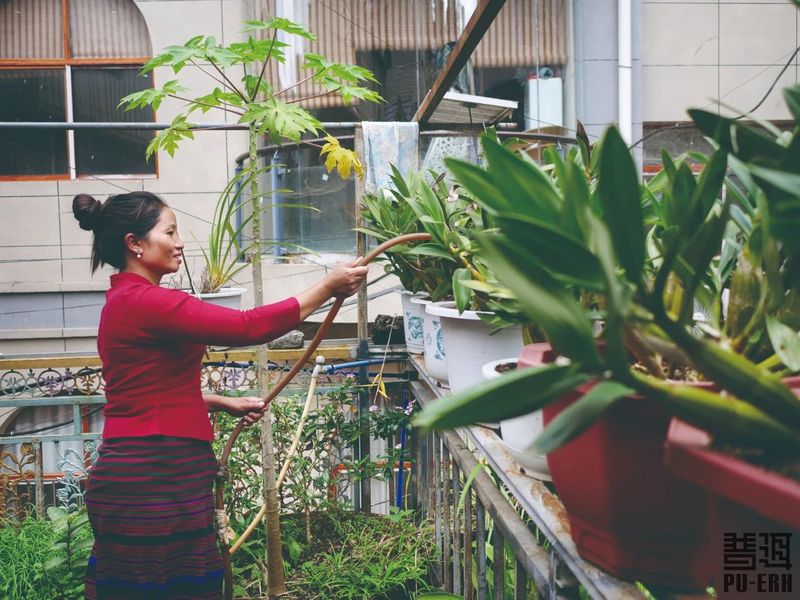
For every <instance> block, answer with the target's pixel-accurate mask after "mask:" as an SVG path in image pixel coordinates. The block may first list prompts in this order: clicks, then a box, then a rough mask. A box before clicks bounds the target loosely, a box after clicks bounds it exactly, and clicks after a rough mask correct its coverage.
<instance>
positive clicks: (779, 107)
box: [720, 67, 797, 119]
mask: <svg viewBox="0 0 800 600" xmlns="http://www.w3.org/2000/svg"><path fill="white" fill-rule="evenodd" d="M780 70H781V67H767V68H766V69H765V68H764V67H720V90H721V92H722V94H721V97H720V100H721V101H722V102H724V103H725V104H728V105H730V106H732V107H734V108H736V109H738V110H737V111H731V110H729V109H725V108H723V109H721V112H722V113H724V114H739V112H741V111H750V110H751V109H752V108H753V107H754V106H755V105H756V104H757V103H758V102H759V101H760V100H761V98H763V96H764V94H765V93H766V91H767V90H768V89H769V86H770V85H772V82H773V81H774V80H775V78H776V77H777V76H778V73H779V72H780ZM796 80H797V73H796V71H795V69H788V70H787V71H786V72H785V73H784V74H783V76H781V78H780V79H779V80H778V83H777V84H776V85H775V88H774V89H773V90H772V92H771V93H770V95H769V96H768V97H767V99H766V100H765V101H764V103H763V104H762V105H761V106H760V107H759V109H758V110H756V112H755V113H754V114H755V116H757V117H760V118H763V119H791V118H792V117H791V113H790V112H789V110H788V109H787V108H786V104H785V103H784V101H783V95H782V93H781V90H782V89H783V88H785V87H787V86H790V85H794V84H795V83H796Z"/></svg>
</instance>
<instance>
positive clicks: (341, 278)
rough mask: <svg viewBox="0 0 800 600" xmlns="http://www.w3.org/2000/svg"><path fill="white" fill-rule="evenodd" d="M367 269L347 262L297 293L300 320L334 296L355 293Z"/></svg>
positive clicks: (338, 296)
mask: <svg viewBox="0 0 800 600" xmlns="http://www.w3.org/2000/svg"><path fill="white" fill-rule="evenodd" d="M368 271H369V269H367V267H357V266H356V261H353V262H349V263H346V264H344V265H340V266H338V267H336V268H335V269H333V270H332V271H331V272H330V273H328V274H327V275H326V276H325V278H324V279H322V280H320V281H319V282H318V283H316V284H314V285H312V286H311V287H310V288H308V289H307V290H305V291H303V292H301V293H299V294H298V295H297V296H295V298H297V302H298V304H300V320H301V321H304V320H305V319H306V318H307V317H308V316H309V315H310V314H311V313H313V312H314V311H315V310H317V309H318V308H319V307H320V306H322V305H323V304H325V302H327V301H328V300H329V299H330V298H332V297H334V296H335V297H337V298H347V297H348V296H352V295H353V294H355V293H356V292H357V291H358V288H359V287H360V286H361V283H362V282H363V281H364V279H365V278H366V276H367V272H368Z"/></svg>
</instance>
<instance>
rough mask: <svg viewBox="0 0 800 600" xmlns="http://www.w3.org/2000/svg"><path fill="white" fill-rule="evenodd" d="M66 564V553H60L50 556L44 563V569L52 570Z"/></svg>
mask: <svg viewBox="0 0 800 600" xmlns="http://www.w3.org/2000/svg"><path fill="white" fill-rule="evenodd" d="M65 564H67V555H66V554H62V555H60V556H56V557H55V558H51V559H50V560H48V561H47V562H46V563H44V570H45V571H53V570H55V569H58V568H59V567H62V566H63V565H65Z"/></svg>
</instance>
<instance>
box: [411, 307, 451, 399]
mask: <svg viewBox="0 0 800 600" xmlns="http://www.w3.org/2000/svg"><path fill="white" fill-rule="evenodd" d="M411 303H412V304H418V305H419V306H421V307H422V339H423V351H422V353H423V355H424V356H425V371H426V372H427V373H428V375H430V376H431V377H433V378H434V379H436V381H438V382H439V383H440V384H441V385H442V386H445V387H447V386H448V381H447V357H446V355H445V352H444V333H443V332H442V322H441V321H440V320H439V317H437V316H435V315H429V314H428V312H427V310H428V306H430V305H431V301H430V300H426V299H425V298H419V297H417V296H414V297H412V298H411Z"/></svg>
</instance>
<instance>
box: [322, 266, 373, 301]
mask: <svg viewBox="0 0 800 600" xmlns="http://www.w3.org/2000/svg"><path fill="white" fill-rule="evenodd" d="M356 265H357V261H352V262H349V263H344V264H342V265H338V266H337V267H336V268H334V269H333V270H332V271H331V272H330V273H328V274H327V275H326V276H325V279H323V280H322V282H323V284H324V285H325V287H326V289H327V290H328V291H329V293H330V295H331V296H335V297H336V298H347V297H348V296H352V295H353V294H355V293H356V292H357V291H358V288H359V287H361V284H362V283H364V280H365V279H366V277H367V273H368V272H369V269H368V268H367V267H359V266H356Z"/></svg>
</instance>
